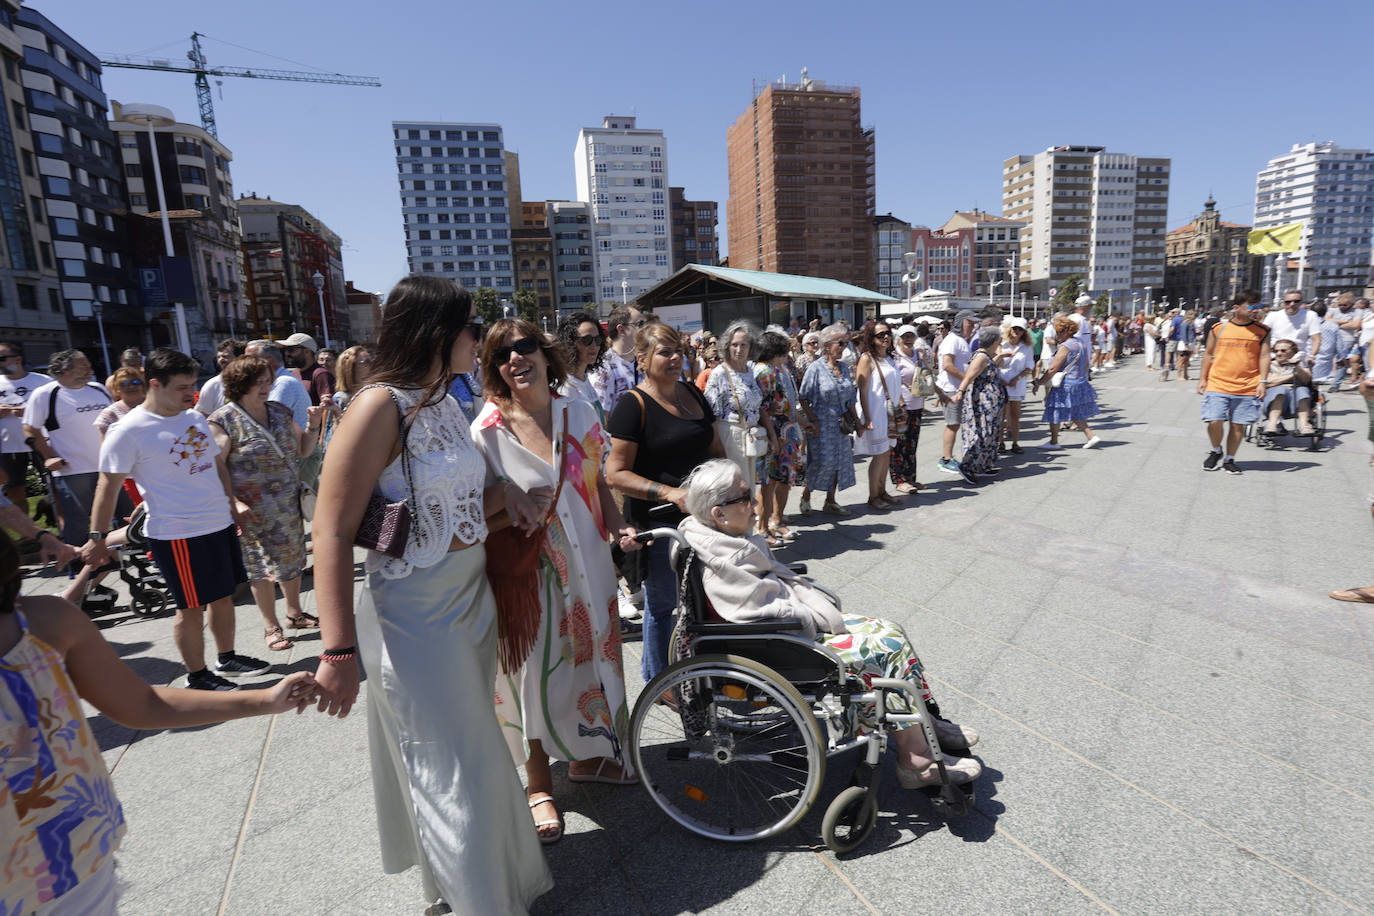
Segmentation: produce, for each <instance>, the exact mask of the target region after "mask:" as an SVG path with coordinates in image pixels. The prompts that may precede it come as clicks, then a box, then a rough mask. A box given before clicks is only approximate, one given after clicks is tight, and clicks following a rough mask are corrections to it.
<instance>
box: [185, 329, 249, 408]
mask: <svg viewBox="0 0 1374 916" xmlns="http://www.w3.org/2000/svg"><path fill="white" fill-rule="evenodd" d="M243 348H244V344H243V343H241V342H240V341H237V340H235V339H234V338H232V337H226V338H224V339H223V340H221V341H220V342H219V346H217V347H216V348H215V368H216V369H218V370H219V371H220V372H224V367H225V366H227V365H229V364H230V363H232V362H233V361H234V360H235V359H236V358H237V357H240V356H242V355H243ZM223 406H224V380H223V378H222V377H221V376H219V375H216V376H214V377H213V378H210V379H209V380H207V381H206V382H205V384H204V385H201V386H200V397H199V398H198V399H197V400H196V410H198V411H200V412H201V413H202V414H203V415H205V416H207V417H208V416H210V414H212V413H214V412H215V411H217V410H219V409H220V408H221V407H223Z"/></svg>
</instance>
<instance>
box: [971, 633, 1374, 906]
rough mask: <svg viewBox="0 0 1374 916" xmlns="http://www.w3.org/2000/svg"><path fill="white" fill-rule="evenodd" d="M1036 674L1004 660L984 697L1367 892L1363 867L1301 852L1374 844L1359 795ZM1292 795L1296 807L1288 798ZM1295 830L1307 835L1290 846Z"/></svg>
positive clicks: (1250, 840) (1257, 845)
mask: <svg viewBox="0 0 1374 916" xmlns="http://www.w3.org/2000/svg"><path fill="white" fill-rule="evenodd" d="M1044 671H1045V666H1044V665H1043V664H1040V663H1038V662H1035V661H1033V660H1030V659H1025V660H1015V659H1008V660H1007V661H1006V663H1004V665H1003V666H1002V668H1001V670H1000V671H999V673H998V674H999V677H1000V678H1002V679H1003V683H1002V684H1001V685H1000V689H998V685H997V684H995V683H989V684H988V685H986V686H985V688H984V694H985V696H988V697H994V696H995V697H999V698H1002V697H1005V699H1001V700H1000V704H999V705H1000V707H1001V709H1002V710H1003V711H1004V712H1006V713H1007V714H1009V715H1012V716H1014V717H1015V718H1016V719H1018V720H1019V721H1021V722H1024V723H1025V724H1026V725H1028V726H1029V727H1031V728H1034V729H1036V730H1037V731H1038V732H1040V733H1042V734H1046V735H1049V736H1050V737H1052V738H1053V739H1054V740H1055V741H1056V742H1059V743H1062V744H1063V745H1065V746H1067V747H1068V748H1070V749H1072V750H1074V751H1076V752H1078V753H1079V754H1081V755H1083V756H1084V757H1087V758H1088V759H1090V760H1093V761H1096V762H1098V763H1099V765H1101V766H1103V767H1104V768H1106V769H1108V770H1110V771H1112V772H1114V773H1116V774H1117V775H1118V776H1120V777H1121V778H1123V779H1125V780H1127V781H1129V782H1131V783H1133V784H1135V785H1137V786H1139V787H1140V788H1141V789H1142V790H1144V791H1145V792H1148V793H1150V794H1151V795H1153V796H1155V797H1157V798H1160V799H1164V800H1167V801H1168V802H1169V804H1170V805H1173V806H1176V807H1177V808H1179V809H1181V810H1183V811H1186V812H1188V813H1189V814H1190V815H1192V816H1194V817H1197V818H1199V819H1201V820H1203V821H1206V822H1207V823H1209V824H1213V825H1215V826H1216V828H1217V829H1219V830H1221V831H1223V832H1224V833H1226V834H1227V835H1229V836H1230V837H1231V838H1232V840H1233V841H1234V842H1235V843H1238V844H1241V845H1242V846H1243V847H1246V848H1250V849H1252V850H1254V851H1255V852H1258V853H1261V854H1264V855H1269V856H1272V857H1273V858H1274V859H1276V860H1277V861H1278V862H1280V863H1281V864H1283V865H1285V866H1287V867H1288V868H1291V869H1292V870H1294V871H1296V872H1298V873H1299V874H1304V875H1305V876H1307V877H1309V878H1310V879H1311V880H1313V881H1314V882H1315V883H1317V884H1318V885H1321V886H1324V887H1325V888H1326V889H1327V890H1329V891H1331V892H1332V893H1335V894H1337V895H1340V896H1343V897H1346V898H1347V899H1359V898H1361V897H1365V896H1367V895H1369V894H1372V893H1374V881H1371V879H1370V878H1369V877H1368V876H1367V875H1366V874H1361V875H1359V876H1353V875H1351V874H1349V873H1347V872H1345V871H1343V870H1340V869H1331V870H1329V871H1324V872H1321V873H1318V872H1316V871H1315V866H1316V864H1317V863H1309V862H1308V853H1307V851H1306V850H1307V848H1308V847H1312V846H1321V845H1322V844H1325V843H1332V844H1336V845H1341V844H1346V845H1347V846H1350V845H1353V846H1354V847H1355V848H1356V849H1365V850H1369V849H1371V848H1374V812H1371V809H1370V805H1369V804H1368V802H1367V801H1366V802H1364V803H1360V802H1358V801H1356V800H1354V799H1351V798H1350V796H1349V795H1346V794H1345V793H1342V792H1340V791H1338V790H1337V789H1335V788H1333V787H1331V786H1328V785H1324V784H1322V783H1321V782H1319V781H1316V780H1313V779H1311V778H1310V777H1308V776H1307V775H1306V774H1304V773H1301V772H1297V771H1294V770H1293V769H1292V768H1290V767H1287V766H1284V765H1281V764H1279V763H1276V762H1274V761H1271V760H1267V759H1265V758H1263V757H1261V756H1259V755H1257V754H1254V753H1252V752H1249V751H1246V750H1243V749H1241V748H1238V747H1236V746H1234V745H1231V744H1229V743H1226V742H1219V741H1216V740H1215V739H1214V738H1213V737H1212V736H1210V735H1208V734H1206V733H1205V732H1202V731H1200V730H1199V729H1197V728H1195V727H1193V726H1190V725H1189V724H1187V723H1180V722H1178V721H1177V720H1175V719H1173V718H1170V717H1164V716H1161V714H1160V713H1159V712H1158V711H1157V710H1155V709H1150V708H1147V707H1144V706H1142V705H1141V704H1137V703H1134V702H1132V701H1130V700H1128V699H1125V698H1123V697H1120V696H1119V695H1116V694H1114V693H1109V692H1106V691H1103V690H1102V689H1101V688H1099V687H1096V686H1094V685H1091V684H1087V683H1085V682H1083V681H1082V680H1080V679H1078V678H1075V677H1072V676H1068V677H1059V678H1057V679H1056V678H1047V677H1044ZM1012 691H1015V695H1012ZM1000 746H1001V744H1000V742H999V744H998V747H999V748H1000ZM979 749H980V750H981V745H980V748H979ZM1295 795H1298V797H1300V798H1301V799H1302V802H1301V804H1296V805H1295V804H1293V803H1291V802H1290V801H1289V799H1291V798H1293V797H1294V796H1295ZM1294 835H1302V836H1304V837H1306V838H1308V840H1309V842H1307V843H1304V844H1299V845H1297V846H1295V844H1293V843H1292V837H1293V836H1294ZM1358 858H1359V857H1358V856H1357V859H1358ZM1366 858H1367V857H1366Z"/></svg>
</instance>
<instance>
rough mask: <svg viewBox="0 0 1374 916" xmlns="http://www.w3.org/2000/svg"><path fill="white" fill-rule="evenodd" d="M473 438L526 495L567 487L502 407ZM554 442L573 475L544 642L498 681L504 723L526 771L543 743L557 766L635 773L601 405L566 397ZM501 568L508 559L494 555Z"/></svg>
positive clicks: (554, 521) (549, 578)
mask: <svg viewBox="0 0 1374 916" xmlns="http://www.w3.org/2000/svg"><path fill="white" fill-rule="evenodd" d="M565 407H566V408H567V432H568V433H569V436H568V438H567V439H566V440H565V439H564V436H563V433H564V426H563V416H564V413H563V410H564V408H565ZM472 437H473V439H474V440H475V441H476V443H477V447H478V448H479V449H480V450H481V451H482V454H483V455H484V456H486V460H487V467H488V470H489V472H490V474H491V475H492V476H501V477H506V478H508V479H509V480H510V481H511V482H512V483H514V484H515V485H516V486H518V487H520V488H521V489H522V490H526V491H528V490H531V489H533V488H535V487H549V488H550V489H555V488H557V486H558V471H557V470H556V469H555V468H554V467H553V466H551V465H550V464H549V463H548V462H546V461H544V460H543V459H542V458H540V457H539V456H537V455H535V454H534V453H533V452H531V451H530V450H529V449H527V448H525V447H524V446H523V445H521V444H520V442H519V440H517V439H516V438H515V435H514V434H513V433H511V431H510V430H509V429H508V428H507V426H506V423H505V419H504V418H503V417H502V416H501V411H500V410H499V409H498V408H497V405H496V404H494V403H493V402H491V401H488V402H487V403H486V405H485V406H484V407H483V408H482V411H481V413H479V414H478V415H477V419H476V420H474V421H473V423H472ZM553 441H554V443H555V444H556V452H555V454H556V456H557V457H556V459H555V460H556V461H557V460H560V459H561V460H562V462H563V465H564V467H565V468H566V469H567V470H566V474H565V477H564V480H563V489H562V491H560V493H559V495H558V508H557V511H556V512H555V514H554V515H553V516H552V517H551V518H550V519H549V523H548V525H547V526H546V528H545V531H546V533H547V536H548V542H547V549H546V553H545V555H544V556H543V557H542V558H541V560H540V564H539V599H540V604H541V605H542V616H541V619H540V629H539V635H538V637H537V638H536V640H535V643H534V646H533V647H532V648H531V649H530V653H529V655H527V656H526V657H525V664H524V666H523V667H522V668H521V669H520V670H519V671H517V672H513V673H510V674H507V673H504V672H501V671H498V672H497V677H496V680H495V684H496V715H497V718H498V719H499V720H500V722H501V730H502V733H503V734H504V735H505V738H506V743H507V745H508V746H509V748H510V752H511V756H512V757H514V759H515V762H516V763H517V764H523V763H524V762H525V760H526V758H528V757H529V747H528V744H527V742H529V741H532V740H538V741H539V742H540V743H541V745H542V746H543V749H544V752H545V753H547V754H548V755H549V756H550V757H553V758H554V759H555V760H569V761H571V760H591V759H593V758H596V757H609V758H611V759H613V760H616V761H618V762H619V763H620V764H621V765H622V767H623V768H624V769H625V770H626V771H627V772H628V771H629V769H630V764H629V759H628V758H627V757H626V755H625V740H624V739H625V734H626V731H627V729H628V727H629V709H628V707H627V706H626V700H625V672H624V669H623V667H622V665H621V655H620V614H619V611H618V609H617V600H616V597H617V591H616V579H615V565H614V564H613V563H612V561H611V548H610V545H609V544H608V543H607V541H606V538H607V531H606V523H605V520H604V519H603V517H602V515H601V491H600V487H599V483H598V482H599V479H600V470H601V452H602V451H603V450H605V445H606V444H605V439H604V436H603V434H602V431H601V424H600V423H598V422H597V419H596V412H595V411H594V410H593V409H592V407H591V405H590V404H587V403H586V402H584V401H582V400H580V399H578V398H562V397H560V398H556V399H555V400H554V402H553ZM559 443H563V444H561V445H559ZM492 562H493V563H498V562H500V557H497V556H493V557H492Z"/></svg>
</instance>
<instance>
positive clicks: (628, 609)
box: [619, 591, 644, 621]
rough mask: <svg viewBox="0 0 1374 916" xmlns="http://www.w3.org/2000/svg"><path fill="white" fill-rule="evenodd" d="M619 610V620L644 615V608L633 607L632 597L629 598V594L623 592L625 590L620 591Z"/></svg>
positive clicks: (639, 617)
mask: <svg viewBox="0 0 1374 916" xmlns="http://www.w3.org/2000/svg"><path fill="white" fill-rule="evenodd" d="M640 594H643V592H641V593H640ZM619 611H620V619H621V620H630V621H635V620H639V619H641V618H642V617H643V616H644V610H643V609H642V608H637V607H635V603H634V599H633V598H631V597H630V596H629V595H627V594H625V592H623V591H622V592H621V593H620V598H619Z"/></svg>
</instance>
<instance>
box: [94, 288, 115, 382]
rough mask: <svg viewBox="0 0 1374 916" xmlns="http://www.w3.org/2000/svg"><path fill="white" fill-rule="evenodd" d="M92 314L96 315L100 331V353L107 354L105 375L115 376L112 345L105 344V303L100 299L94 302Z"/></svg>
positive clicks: (96, 324)
mask: <svg viewBox="0 0 1374 916" xmlns="http://www.w3.org/2000/svg"><path fill="white" fill-rule="evenodd" d="M91 312H92V313H93V314H94V315H95V326H96V327H97V328H99V329H100V352H101V353H103V354H105V374H106V375H114V369H113V367H112V366H111V365H110V345H109V344H108V343H106V342H105V319H104V313H105V303H103V302H101V301H100V300H99V299H95V300H93V301H92V302H91Z"/></svg>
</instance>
